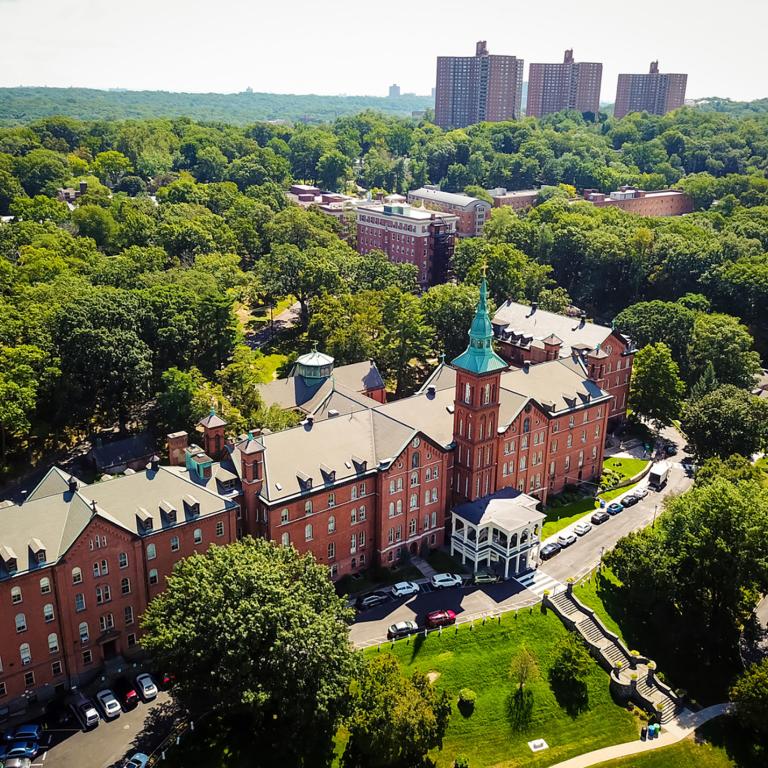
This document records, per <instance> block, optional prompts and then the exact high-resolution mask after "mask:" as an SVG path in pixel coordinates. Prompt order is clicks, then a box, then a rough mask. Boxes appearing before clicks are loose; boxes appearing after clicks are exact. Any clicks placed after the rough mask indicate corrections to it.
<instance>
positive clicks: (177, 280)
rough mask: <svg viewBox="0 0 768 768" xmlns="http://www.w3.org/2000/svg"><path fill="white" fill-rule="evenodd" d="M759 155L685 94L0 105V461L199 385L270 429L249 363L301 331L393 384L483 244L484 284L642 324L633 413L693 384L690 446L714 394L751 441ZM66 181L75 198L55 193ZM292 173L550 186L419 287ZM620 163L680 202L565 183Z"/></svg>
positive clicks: (372, 181) (469, 292)
mask: <svg viewBox="0 0 768 768" xmlns="http://www.w3.org/2000/svg"><path fill="white" fill-rule="evenodd" d="M766 170H768V115H759V116H755V115H750V116H745V117H734V116H731V115H727V114H723V113H717V112H702V111H697V110H691V109H683V110H680V111H679V112H677V113H674V114H670V115H667V116H665V117H656V116H650V115H645V114H643V115H638V114H636V115H630V116H628V117H626V118H624V119H623V120H614V119H613V118H610V119H607V120H605V121H604V122H602V123H600V124H597V125H596V124H592V123H587V122H585V121H584V120H583V119H582V117H581V116H580V115H578V114H572V113H563V114H560V115H555V116H550V117H548V118H545V119H543V120H540V121H537V120H533V119H526V120H522V121H517V122H510V123H495V124H480V125H476V126H472V127H470V128H467V129H464V130H455V131H448V132H444V131H442V130H440V129H439V128H438V127H436V126H435V125H433V124H431V123H430V122H427V121H414V120H411V119H398V118H393V117H387V116H385V115H381V114H377V113H372V112H366V113H360V114H357V115H353V116H346V117H341V118H338V119H337V120H335V121H333V122H332V123H329V124H326V125H321V126H306V125H299V126H296V127H291V126H286V125H274V124H267V123H251V124H248V125H244V126H235V125H231V124H225V123H198V122H195V121H193V120H191V119H189V118H177V119H163V120H159V119H156V120H125V121H117V120H113V121H87V122H82V121H77V120H74V119H71V118H67V117H49V118H44V119H40V120H36V121H33V122H31V123H29V124H27V125H20V126H9V127H5V128H0V215H3V216H4V217H6V219H8V220H7V221H6V223H3V224H0V451H1V452H2V456H3V458H2V461H1V462H0V463H2V464H4V465H6V466H9V465H11V464H12V463H13V462H21V461H28V460H30V459H33V460H34V459H35V457H37V458H39V457H40V456H41V455H43V454H44V453H46V452H51V451H53V452H55V451H56V450H60V449H61V448H62V447H65V446H68V445H71V444H73V443H74V442H75V441H77V440H78V439H82V438H83V437H84V436H87V435H93V434H96V433H98V432H99V431H100V430H113V429H118V428H119V429H131V428H138V427H141V426H143V425H146V424H150V425H152V426H154V427H156V428H157V429H158V430H161V429H178V428H189V427H190V425H191V424H192V423H193V422H194V420H195V419H196V418H197V417H199V416H200V415H201V414H202V413H203V412H205V410H206V409H207V408H208V407H210V404H211V402H215V403H216V404H217V407H218V408H219V409H220V410H221V411H222V412H224V414H225V417H226V418H227V420H228V421H229V422H230V423H231V424H232V426H233V428H234V429H245V428H246V427H248V426H266V427H269V428H272V429H279V428H282V427H284V426H286V425H288V424H291V423H293V420H294V417H293V415H291V414H286V413H281V412H280V411H277V410H276V409H274V408H267V407H265V406H264V404H263V403H262V402H261V401H260V400H259V397H258V395H257V393H256V391H255V389H254V387H253V384H254V383H257V382H259V381H265V380H268V379H269V378H271V376H272V375H273V374H274V371H275V366H276V365H278V364H281V365H284V366H286V365H287V364H289V363H290V360H291V359H292V355H295V354H297V353H300V352H302V351H304V350H305V349H308V348H310V347H311V346H312V344H314V343H317V344H318V345H320V346H322V348H324V349H325V350H326V351H328V352H329V353H330V354H332V355H334V356H335V357H336V358H337V360H338V361H339V362H341V363H344V362H351V361H356V360H361V359H365V358H369V357H370V358H373V359H375V360H376V361H377V363H378V365H379V367H380V369H381V370H382V373H383V374H384V376H385V378H386V380H387V384H388V387H389V388H390V390H391V391H392V393H393V394H394V395H395V396H398V395H402V394H407V393H408V392H410V391H412V390H413V388H414V387H415V386H416V384H417V383H419V382H420V381H421V380H423V376H424V374H425V372H426V371H427V370H428V368H429V366H430V365H432V364H434V360H435V359H436V358H437V356H438V355H439V354H440V353H441V352H445V353H446V354H447V355H449V356H450V355H453V354H455V353H456V352H458V351H460V349H461V348H463V346H464V344H465V339H466V336H465V332H466V328H467V326H468V324H469V321H470V318H471V315H472V311H473V305H474V302H475V300H476V296H477V288H476V285H477V281H478V278H479V275H480V273H481V271H482V269H483V265H486V266H487V271H488V279H489V284H490V288H491V291H492V294H493V300H494V301H495V302H496V303H497V304H498V303H499V302H501V301H504V300H506V299H507V298H513V299H517V300H522V301H529V300H538V301H539V302H540V305H541V306H542V307H543V308H549V309H552V310H554V311H565V310H566V309H567V308H568V307H569V306H571V305H572V304H575V305H577V306H579V307H581V308H583V309H585V310H586V311H587V312H588V313H589V315H590V316H591V317H594V318H596V319H599V320H603V321H605V322H614V323H615V324H616V326H617V327H618V328H619V329H620V330H622V331H624V332H627V333H628V334H630V335H631V336H632V338H633V339H635V341H637V343H638V344H640V345H641V346H644V347H646V348H647V350H649V351H647V352H646V351H645V350H644V351H643V354H642V355H641V354H638V370H639V371H640V372H641V373H640V374H639V375H640V378H639V379H638V381H639V382H640V383H642V376H643V375H645V376H646V380H647V381H651V382H653V381H658V380H659V377H662V378H664V379H665V380H667V379H669V380H670V381H672V382H673V386H672V387H671V388H670V389H669V390H668V391H667V392H666V394H664V393H661V394H660V393H658V392H655V391H654V388H653V387H647V388H646V392H645V399H643V389H642V386H640V384H638V387H637V388H636V390H637V392H638V393H639V394H638V398H637V399H636V401H635V403H634V407H635V410H636V412H637V413H639V414H641V415H653V418H655V419H656V420H657V421H658V422H659V423H664V422H665V421H668V420H669V419H671V418H676V417H677V416H679V415H680V409H681V407H682V403H683V399H684V398H686V397H687V398H692V397H694V396H695V401H696V403H697V404H698V403H699V402H700V403H701V408H700V409H699V410H698V411H696V410H695V409H688V410H686V415H685V417H686V418H689V420H694V419H698V422H697V423H698V425H699V427H700V430H699V432H698V433H696V428H697V427H696V424H694V423H693V421H691V430H692V433H696V434H699V435H700V440H699V442H700V445H701V452H702V454H704V453H707V452H710V453H713V452H714V453H717V452H718V451H720V450H721V449H720V448H718V445H717V440H713V438H712V436H711V435H709V434H708V433H707V431H706V424H707V423H711V422H712V418H713V416H712V409H713V408H714V409H715V410H717V408H718V407H719V408H721V409H722V407H723V406H722V405H721V404H722V403H725V402H728V403H730V404H732V405H734V412H735V413H738V414H740V415H742V416H743V417H744V419H748V420H749V424H748V425H745V424H742V423H740V424H738V425H736V427H734V426H733V424H730V425H728V426H729V427H732V429H731V432H732V433H733V434H736V435H742V436H743V435H744V434H745V430H746V429H747V427H749V428H750V429H752V431H753V433H754V436H755V437H754V441H753V442H755V444H756V445H758V446H759V445H761V444H762V441H763V440H764V435H763V432H765V429H766V426H765V422H768V419H762V416H761V414H760V413H758V411H757V410H755V408H757V406H755V407H753V405H754V404H753V400H754V401H756V398H752V396H751V395H750V394H749V389H750V388H751V387H752V385H753V378H754V376H755V374H756V373H757V371H758V370H759V366H760V355H759V354H758V353H757V352H756V351H755V348H756V349H757V350H759V351H761V352H763V353H764V352H765V350H766V345H767V344H768V327H766V310H768V255H766V254H767V252H768V179H766ZM83 180H85V181H87V184H88V187H87V192H86V194H84V195H83V196H81V197H79V198H78V199H77V201H76V203H75V204H74V205H73V206H69V205H67V204H66V203H64V202H60V201H59V200H57V199H56V197H57V190H58V189H59V188H61V187H67V186H74V187H77V185H78V184H79V182H80V181H83ZM291 181H305V182H312V183H318V184H320V185H321V186H323V187H325V188H329V189H338V190H343V189H346V188H348V187H350V186H354V185H356V184H357V185H361V186H363V187H365V188H367V189H371V188H373V189H381V190H385V191H400V192H402V191H405V190H407V189H408V188H410V187H412V186H419V185H421V184H424V183H426V182H431V183H437V184H441V185H442V187H443V188H444V189H450V190H467V191H469V192H471V193H474V194H478V195H483V194H485V192H484V191H483V190H484V189H486V188H489V187H492V186H497V185H501V186H505V187H507V188H509V189H517V188H525V187H530V186H531V185H542V189H541V193H540V195H539V201H538V204H537V205H536V206H535V207H534V208H533V209H532V210H531V211H529V212H528V213H526V214H522V215H518V214H515V213H514V212H512V211H511V210H509V209H501V210H498V211H495V212H494V214H493V216H492V218H491V220H490V222H489V223H488V224H487V226H486V229H485V234H484V237H482V238H478V239H469V240H464V241H462V242H461V243H460V244H459V246H458V247H457V249H456V254H455V258H454V261H453V264H452V274H453V280H452V281H451V282H450V283H447V284H445V285H440V286H435V287H434V288H431V289H430V290H429V291H426V292H425V293H423V294H419V293H418V291H417V289H416V284H415V279H414V273H413V269H412V268H411V267H409V266H408V265H395V264H390V263H389V262H388V261H387V260H386V258H385V257H384V256H383V255H382V254H371V255H368V256H365V257H363V256H360V255H358V254H357V252H356V251H355V250H354V236H353V235H350V234H349V233H350V231H351V230H350V228H349V227H348V226H347V225H348V222H345V221H343V220H341V221H339V220H336V219H334V218H332V217H328V216H325V215H323V214H321V213H319V212H316V211H313V210H304V209H301V208H299V207H297V206H294V205H291V204H289V203H288V201H287V199H286V197H285V195H284V190H285V189H286V187H287V185H288V184H289V183H290V182H291ZM620 184H636V185H639V186H642V187H645V188H649V189H653V188H659V187H664V186H668V185H676V186H680V187H682V188H684V189H686V190H688V191H689V193H690V194H691V195H692V196H693V198H694V200H695V203H696V208H697V211H696V212H695V213H693V214H691V215H689V216H685V217H679V218H668V219H649V218H641V217H638V216H634V215H631V214H626V213H624V212H622V211H619V210H615V209H601V208H595V207H594V206H592V205H591V204H589V203H586V202H574V200H573V199H572V196H573V194H574V188H576V189H582V188H585V187H594V188H599V189H602V190H604V191H610V190H612V189H614V188H616V187H617V186H619V185H620ZM293 300H298V301H299V303H300V305H301V323H300V327H299V328H297V329H296V330H295V332H294V333H293V334H292V335H291V336H290V337H288V338H287V339H283V340H282V341H278V342H275V344H273V345H272V346H271V347H267V348H265V349H264V351H256V350H254V349H252V348H251V347H250V346H249V345H248V344H246V343H245V340H244V331H245V330H247V326H248V323H249V322H250V319H249V318H251V319H252V316H255V315H256V314H258V312H262V313H263V311H264V310H263V308H264V307H267V306H274V305H278V304H279V303H280V302H282V305H283V306H284V305H285V303H286V302H288V303H289V302H290V301H293ZM251 313H253V315H251ZM280 344H282V346H280ZM276 361H277V362H276ZM678 380H679V381H678ZM745 397H746V398H748V399H746V400H744V398H745ZM664 398H666V399H664ZM708 398H709V399H708ZM660 399H661V400H663V402H660ZM762 405H763V403H762V402H760V406H762ZM705 406H706V407H705ZM736 406H738V408H736ZM707 408H709V410H707ZM761 419H762V421H761ZM755 424H757V426H755ZM721 443H722V445H725V442H724V441H721Z"/></svg>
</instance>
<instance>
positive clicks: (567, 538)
mask: <svg viewBox="0 0 768 768" xmlns="http://www.w3.org/2000/svg"><path fill="white" fill-rule="evenodd" d="M557 543H558V544H559V545H560V546H561V547H563V549H565V547H570V546H571V544H575V543H576V534H575V533H561V534H560V535H559V536H558V537H557Z"/></svg>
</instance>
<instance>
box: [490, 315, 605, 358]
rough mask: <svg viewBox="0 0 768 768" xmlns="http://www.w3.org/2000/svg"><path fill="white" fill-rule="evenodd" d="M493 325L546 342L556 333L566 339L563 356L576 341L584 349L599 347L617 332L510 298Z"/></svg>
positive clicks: (508, 331) (567, 353) (568, 352)
mask: <svg viewBox="0 0 768 768" xmlns="http://www.w3.org/2000/svg"><path fill="white" fill-rule="evenodd" d="M492 323H493V326H494V328H496V329H499V328H501V329H502V330H503V331H505V332H507V333H514V334H516V335H518V336H520V335H524V336H526V337H529V338H531V339H532V340H533V341H540V342H543V340H544V339H546V338H547V337H549V336H552V335H555V336H557V337H558V338H559V339H560V340H561V341H562V347H561V350H560V355H561V357H566V356H568V355H570V354H571V348H572V347H575V346H576V345H579V344H581V345H584V346H582V347H577V348H581V349H587V348H589V349H595V348H596V347H597V346H598V345H599V344H603V343H604V342H605V340H606V339H607V338H608V337H609V336H610V335H611V334H612V333H613V330H612V329H611V328H608V327H607V326H604V325H597V324H596V323H590V322H589V321H587V320H584V321H582V320H581V318H579V317H567V316H565V315H558V314H557V313H555V312H547V311H546V310H544V309H536V310H535V311H534V310H533V309H532V307H530V306H529V305H527V304H518V303H517V302H514V301H507V302H505V303H504V304H502V305H501V306H500V307H499V308H498V309H497V310H496V314H495V315H494V316H493V320H492Z"/></svg>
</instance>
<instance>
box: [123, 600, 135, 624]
mask: <svg viewBox="0 0 768 768" xmlns="http://www.w3.org/2000/svg"><path fill="white" fill-rule="evenodd" d="M123 620H124V622H125V626H126V627H127V626H130V625H131V624H133V608H132V607H131V606H130V605H126V606H125V608H124V609H123Z"/></svg>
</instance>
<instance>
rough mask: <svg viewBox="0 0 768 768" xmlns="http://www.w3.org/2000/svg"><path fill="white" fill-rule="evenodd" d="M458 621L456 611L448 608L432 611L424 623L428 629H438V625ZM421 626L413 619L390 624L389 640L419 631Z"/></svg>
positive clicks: (443, 625)
mask: <svg viewBox="0 0 768 768" xmlns="http://www.w3.org/2000/svg"><path fill="white" fill-rule="evenodd" d="M455 623H456V613H455V611H451V610H448V609H447V608H446V609H442V610H438V611H430V612H429V613H428V614H427V615H426V616H425V617H424V619H423V625H424V627H425V628H426V629H437V628H438V627H447V626H450V625H451V624H455ZM420 629H421V627H420V626H419V625H418V623H417V622H415V621H412V620H410V619H409V620H407V621H398V622H395V623H394V624H392V625H390V627H389V629H388V630H387V638H388V639H389V640H397V639H398V638H400V637H406V636H408V635H412V634H414V633H415V632H418V631H419V630H420Z"/></svg>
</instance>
